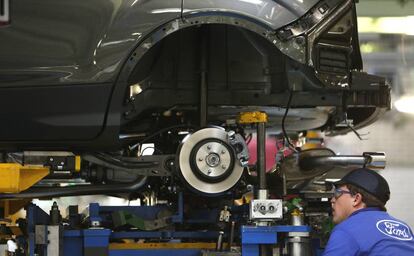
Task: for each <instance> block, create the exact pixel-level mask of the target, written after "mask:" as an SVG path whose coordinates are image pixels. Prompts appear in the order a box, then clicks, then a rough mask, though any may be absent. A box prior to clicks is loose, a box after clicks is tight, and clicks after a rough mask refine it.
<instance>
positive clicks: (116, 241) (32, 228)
mask: <svg viewBox="0 0 414 256" xmlns="http://www.w3.org/2000/svg"><path fill="white" fill-rule="evenodd" d="M180 198H181V199H180V202H179V207H178V214H177V215H173V216H171V221H172V223H183V222H184V219H183V211H182V210H183V208H182V206H183V204H182V197H180ZM26 210H27V221H28V232H29V233H28V236H29V241H28V245H29V246H28V247H29V253H28V255H30V256H35V255H41V256H43V255H44V256H51V255H53V256H61V255H64V256H97V255H100V256H101V255H102V256H106V255H108V256H129V255H134V256H140V255H145V256H151V255H160V256H162V255H168V256H175V255H177V256H178V255H179V256H196V255H197V256H198V255H240V252H239V253H231V252H224V251H222V252H218V251H215V249H216V243H214V242H213V243H212V242H209V243H205V242H191V243H188V242H184V243H181V239H187V240H189V239H190V240H193V241H197V240H199V241H200V240H204V241H206V240H209V241H215V240H216V239H217V237H219V236H220V232H219V231H205V230H199V231H115V230H111V229H108V228H102V227H92V228H87V229H68V228H67V227H66V228H64V227H63V225H61V224H59V225H50V222H51V216H49V215H48V214H47V213H45V212H44V211H43V210H42V209H40V208H39V207H38V206H36V205H34V204H31V205H29V206H28V207H27V208H26ZM120 210H121V211H130V212H133V213H136V214H139V213H142V214H144V215H145V217H146V218H151V217H152V216H153V215H154V213H156V212H157V211H158V210H159V209H157V206H154V207H151V206H119V207H116V206H100V205H99V204H90V207H89V223H92V224H93V223H95V225H99V224H100V223H104V222H105V218H106V216H107V214H108V213H111V212H115V211H120ZM216 214H217V212H215V213H214V214H211V216H213V215H216ZM216 216H217V215H216ZM201 218H202V219H203V221H204V222H209V218H210V217H209V216H208V214H207V215H204V216H202V217H201ZM188 221H189V222H190V223H197V222H200V221H201V219H199V220H197V219H189V220H188ZM211 221H216V220H215V218H211ZM292 232H293V233H309V232H310V227H309V226H292V225H280V226H242V227H241V229H240V236H241V237H240V242H241V244H240V245H241V251H242V253H241V255H243V256H256V255H259V248H260V245H262V244H277V243H278V242H280V241H278V234H279V235H280V234H285V235H286V234H289V233H292ZM282 237H283V235H282ZM123 239H130V240H133V241H137V240H139V239H147V241H148V239H149V240H151V239H154V241H155V240H157V241H166V242H165V243H163V242H161V243H160V242H157V243H151V242H149V243H136V242H132V243H120V241H122V240H123ZM222 239H228V236H227V235H224V236H223V237H222ZM35 248H36V251H35ZM309 249H311V248H310V247H309ZM311 251H313V252H312V253H310V252H307V253H306V254H303V255H320V254H321V251H320V250H318V245H316V246H313V248H312V249H311ZM208 253H210V254H208Z"/></svg>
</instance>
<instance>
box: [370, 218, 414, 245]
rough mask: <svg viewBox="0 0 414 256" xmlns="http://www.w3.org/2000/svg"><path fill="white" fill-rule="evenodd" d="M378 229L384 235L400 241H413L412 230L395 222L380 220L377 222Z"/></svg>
mask: <svg viewBox="0 0 414 256" xmlns="http://www.w3.org/2000/svg"><path fill="white" fill-rule="evenodd" d="M377 229H378V230H379V231H381V233H383V234H384V235H387V236H390V237H392V238H395V239H398V240H403V241H409V240H412V239H413V235H412V234H411V232H410V228H409V227H408V226H407V225H405V224H403V223H401V222H398V221H395V220H380V221H378V222H377Z"/></svg>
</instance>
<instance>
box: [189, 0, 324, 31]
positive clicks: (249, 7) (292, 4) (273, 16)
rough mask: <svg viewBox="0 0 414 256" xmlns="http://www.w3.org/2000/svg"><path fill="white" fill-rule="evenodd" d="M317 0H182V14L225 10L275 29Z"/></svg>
mask: <svg viewBox="0 0 414 256" xmlns="http://www.w3.org/2000/svg"><path fill="white" fill-rule="evenodd" d="M318 2H319V1H318V0H305V1H303V0H225V1H223V0H208V1H200V0H184V4H183V7H184V9H183V15H184V16H185V15H189V14H192V13H197V12H218V11H219V12H225V13H232V14H237V15H242V16H246V17H249V18H252V19H255V20H257V21H258V22H260V23H263V24H264V25H267V26H268V27H270V28H272V29H273V30H276V29H278V28H280V27H282V26H285V25H287V24H289V23H291V22H293V21H295V20H296V19H298V18H299V17H301V16H302V15H304V14H305V13H306V12H307V11H308V10H309V9H310V8H311V7H313V6H314V5H315V4H316V3H318Z"/></svg>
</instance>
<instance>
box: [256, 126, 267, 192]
mask: <svg viewBox="0 0 414 256" xmlns="http://www.w3.org/2000/svg"><path fill="white" fill-rule="evenodd" d="M257 170H258V176H259V190H266V189H267V185H266V123H258V124H257ZM259 199H266V198H260V192H259Z"/></svg>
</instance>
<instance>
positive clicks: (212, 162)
mask: <svg viewBox="0 0 414 256" xmlns="http://www.w3.org/2000/svg"><path fill="white" fill-rule="evenodd" d="M230 141H231V136H230V135H229V134H228V133H227V132H226V131H225V130H223V129H220V128H205V129H202V130H199V131H197V132H195V133H193V134H190V135H188V136H187V137H186V138H185V139H184V140H183V143H182V145H181V147H180V149H179V151H178V166H179V172H180V175H181V177H182V178H183V180H184V181H185V182H186V183H187V185H188V186H189V187H190V188H191V189H192V190H195V191H196V192H201V193H203V194H207V195H217V194H221V193H223V192H226V191H228V190H229V189H231V188H232V187H233V186H234V185H236V184H237V182H238V181H239V180H240V178H241V176H242V174H243V167H242V165H241V163H240V161H239V159H238V158H237V154H236V151H235V149H234V148H233V147H232V145H231V143H230Z"/></svg>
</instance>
